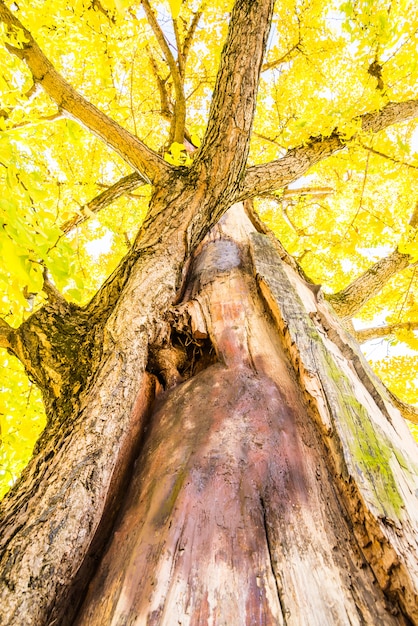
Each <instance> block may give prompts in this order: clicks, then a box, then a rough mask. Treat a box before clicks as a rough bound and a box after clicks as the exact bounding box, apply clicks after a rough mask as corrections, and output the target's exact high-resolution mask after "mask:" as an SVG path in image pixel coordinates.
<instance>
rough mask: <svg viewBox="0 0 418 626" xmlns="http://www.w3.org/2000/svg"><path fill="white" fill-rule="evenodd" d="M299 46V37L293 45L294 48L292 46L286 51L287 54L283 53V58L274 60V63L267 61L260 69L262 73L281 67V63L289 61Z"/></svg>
mask: <svg viewBox="0 0 418 626" xmlns="http://www.w3.org/2000/svg"><path fill="white" fill-rule="evenodd" d="M299 45H300V37H299V39H298V41H297V43H295V45H294V46H292V47H291V48H290V50H288V51H287V52H285V54H283V56H281V57H280V58H279V59H275V60H274V61H269V62H268V63H264V65H263V67H262V68H261V71H262V72H267V71H268V70H273V69H274V68H276V67H279V65H281V64H282V63H285V62H286V61H289V59H291V58H292V56H293V53H294V52H295V51H296V50H298V48H299Z"/></svg>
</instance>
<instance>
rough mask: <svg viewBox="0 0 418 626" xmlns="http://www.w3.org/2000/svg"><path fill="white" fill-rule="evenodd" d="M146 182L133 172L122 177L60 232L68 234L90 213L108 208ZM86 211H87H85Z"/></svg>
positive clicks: (89, 203)
mask: <svg viewBox="0 0 418 626" xmlns="http://www.w3.org/2000/svg"><path fill="white" fill-rule="evenodd" d="M146 182H147V181H146V180H144V179H143V178H142V176H141V175H140V174H138V172H133V174H129V175H128V176H124V178H121V179H120V180H118V182H117V183H115V184H114V185H112V186H111V187H109V189H106V190H105V191H103V192H102V193H101V194H99V195H98V196H96V197H95V198H93V200H90V202H88V203H87V204H86V206H85V207H82V209H81V214H78V215H75V216H74V217H72V218H71V219H70V220H68V221H67V222H65V223H64V224H62V226H61V230H62V231H63V232H64V233H68V232H70V230H72V229H73V228H75V227H76V226H78V225H79V224H81V223H82V222H85V221H86V220H87V219H88V218H89V214H90V213H98V212H99V211H101V209H104V208H105V207H107V206H109V204H111V203H112V202H114V201H115V200H117V199H118V198H120V196H123V195H124V194H127V193H130V192H131V191H134V189H136V188H137V187H139V186H140V185H145V184H146ZM86 209H87V211H86Z"/></svg>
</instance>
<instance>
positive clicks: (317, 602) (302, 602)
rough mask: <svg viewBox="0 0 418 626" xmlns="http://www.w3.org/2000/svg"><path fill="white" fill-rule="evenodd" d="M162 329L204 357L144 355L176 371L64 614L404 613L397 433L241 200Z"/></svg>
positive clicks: (343, 616)
mask: <svg viewBox="0 0 418 626" xmlns="http://www.w3.org/2000/svg"><path fill="white" fill-rule="evenodd" d="M298 292H299V295H298ZM302 300H303V303H304V304H302ZM186 321H188V324H189V329H188V331H187V329H186ZM176 327H177V331H178V332H179V333H181V334H180V335H178V337H180V336H183V337H185V336H186V333H187V332H189V341H190V342H192V343H193V342H194V345H195V353H196V352H198V351H199V350H201V351H202V352H203V350H204V349H205V350H206V351H208V345H207V341H206V343H205V340H204V338H205V337H206V336H208V337H209V338H210V342H211V346H212V348H211V349H212V350H214V351H215V354H216V362H215V363H214V362H213V358H207V359H206V362H205V361H204V358H201V368H203V366H204V364H205V365H206V367H204V369H201V371H200V372H199V373H197V374H195V375H194V376H191V378H189V379H188V380H186V381H185V382H181V380H180V376H179V375H177V376H176V372H175V358H174V357H173V358H172V359H171V361H170V355H169V353H168V352H167V354H166V355H165V357H164V359H161V360H160V364H161V363H163V362H165V363H166V366H163V367H162V369H163V373H164V375H165V378H166V380H167V379H169V380H170V382H171V383H173V384H175V383H176V382H177V383H180V384H177V385H176V386H174V387H173V388H171V389H168V390H167V391H166V392H164V393H162V394H160V396H159V397H158V399H157V402H156V404H155V406H154V409H153V412H152V415H151V417H150V420H149V427H148V430H147V435H146V439H145V441H144V444H143V448H142V449H141V453H140V455H139V457H138V460H137V462H136V465H135V469H134V472H133V475H132V481H131V484H130V487H129V490H128V491H127V495H126V498H125V503H124V506H123V508H122V511H121V513H120V515H119V518H118V521H117V524H116V526H115V528H114V530H113V533H112V537H111V539H110V541H109V543H108V546H107V549H106V552H105V554H104V556H103V559H102V561H101V563H100V565H99V567H98V570H97V572H96V574H95V576H94V578H93V580H92V582H91V584H90V588H89V591H88V594H87V596H86V598H85V600H84V603H83V606H82V608H81V610H80V612H79V615H78V618H77V622H76V623H77V624H78V625H79V626H81V625H87V624H88V625H89V626H92V625H96V624H97V625H99V624H100V625H104V624H109V625H110V624H124V625H125V624H126V625H127V624H155V625H157V624H161V625H162V624H164V625H167V626H168V625H172V624H183V625H186V624H190V625H192V624H193V625H194V624H196V625H197V624H202V625H203V624H228V625H232V624H237V625H238V624H240V625H241V624H248V625H250V624H254V625H255V624H257V625H258V624H266V625H267V624H288V625H291V624H292V625H301V624H310V625H312V624H329V625H330V626H335V625H336V624H347V625H349V624H350V625H353V624H359V625H360V624H370V625H371V624H376V625H378V624H379V625H380V624H388V625H389V624H408V623H409V622H408V619H407V618H406V617H405V615H408V616H409V619H410V620H411V621H412V623H418V614H417V608H416V606H417V580H418V579H417V563H416V558H415V557H414V555H413V553H412V552H411V551H412V550H413V549H414V548H413V546H415V549H416V546H417V506H416V498H417V492H416V491H415V490H416V487H417V475H416V474H414V475H412V474H411V470H409V469H408V468H410V467H416V464H414V463H413V461H412V458H413V454H414V453H416V448H415V447H414V443H413V442H412V440H411V439H410V438H408V434H407V429H406V428H405V426H404V424H403V423H402V420H401V419H400V418H399V415H398V414H397V413H396V411H394V410H392V409H390V408H388V407H386V404H385V401H384V399H382V398H381V397H380V396H379V395H378V390H377V389H376V386H377V382H376V381H375V380H374V379H373V376H372V375H371V374H370V373H369V372H368V371H367V369H366V366H365V365H364V364H363V363H362V362H361V359H360V357H358V356H357V355H356V354H355V352H354V351H353V348H352V347H350V345H349V343H347V340H348V338H347V337H346V336H345V335H344V332H343V331H342V330H341V329H340V328H339V327H338V325H337V323H336V322H335V320H334V319H333V318H332V315H331V314H330V313H329V311H328V309H327V306H326V304H325V303H323V302H319V303H318V302H317V301H316V298H315V296H314V295H313V292H312V291H311V290H310V289H309V288H308V287H307V285H306V283H304V282H303V281H301V279H300V278H299V277H298V276H297V275H296V274H295V273H293V271H292V270H291V269H290V268H289V267H286V266H285V265H284V264H283V263H282V262H281V261H280V256H279V255H278V253H277V252H276V250H275V249H274V246H273V245H272V243H271V242H270V241H269V239H268V238H267V237H265V236H264V235H260V234H258V233H256V231H255V229H254V227H253V226H252V224H251V223H250V221H249V220H248V218H247V217H246V216H245V215H244V213H243V210H242V206H241V205H236V206H235V207H233V209H231V210H230V211H229V212H228V214H227V217H226V218H224V219H223V220H222V222H221V224H220V225H219V226H218V227H217V228H216V229H215V230H214V231H212V233H211V235H210V237H208V238H207V239H206V240H205V241H204V242H203V244H202V246H201V247H200V249H199V251H198V253H197V255H196V256H195V259H194V263H193V266H192V270H191V273H190V278H189V280H188V283H187V287H186V289H185V293H184V299H183V302H182V303H181V304H179V305H178V307H177V322H176ZM204 346H205V348H204ZM173 354H175V352H173ZM164 360H165V361H164ZM167 363H168V364H169V365H167ZM182 367H183V368H184V364H183V366H182ZM196 369H197V368H196V365H195V370H196ZM189 374H190V372H189ZM401 437H402V441H401ZM383 591H385V594H384V593H383Z"/></svg>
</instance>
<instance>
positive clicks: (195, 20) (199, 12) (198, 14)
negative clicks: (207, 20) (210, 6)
mask: <svg viewBox="0 0 418 626" xmlns="http://www.w3.org/2000/svg"><path fill="white" fill-rule="evenodd" d="M205 6H206V3H205V2H202V4H201V5H200V8H199V9H198V10H197V11H196V13H195V14H194V16H193V19H192V22H191V24H190V27H189V30H188V31H187V34H186V37H185V38H184V42H183V49H182V57H183V66H184V67H186V63H187V57H188V56H189V52H190V47H191V45H192V41H193V37H194V34H195V32H196V29H197V27H198V24H199V21H200V18H201V17H202V14H203V11H204V8H205Z"/></svg>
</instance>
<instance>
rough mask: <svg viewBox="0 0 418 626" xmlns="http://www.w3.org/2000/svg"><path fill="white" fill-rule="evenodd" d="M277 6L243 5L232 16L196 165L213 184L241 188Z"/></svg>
mask: <svg viewBox="0 0 418 626" xmlns="http://www.w3.org/2000/svg"><path fill="white" fill-rule="evenodd" d="M273 4H274V3H273V2H272V0H238V1H237V2H236V3H235V6H234V9H233V11H232V15H231V20H230V24H229V31H228V36H227V40H226V43H225V46H224V49H223V52H222V57H221V64H220V68H219V71H218V75H217V79H216V85H215V90H214V93H213V97H212V102H211V107H210V113H209V121H208V126H207V130H206V133H205V136H204V139H203V142H202V147H201V149H200V150H199V152H198V154H197V157H196V159H195V163H194V169H195V170H197V171H201V170H202V169H203V170H205V173H206V176H209V177H210V178H213V182H215V181H222V180H223V181H225V182H224V184H225V185H228V183H229V184H232V181H233V180H235V181H236V182H235V184H237V182H238V181H239V180H240V178H241V176H242V173H243V169H244V167H245V163H246V160H247V156H248V150H249V139H250V133H251V129H252V123H253V118H254V111H255V103H256V97H257V89H258V82H259V76H260V71H261V65H262V62H263V56H264V51H265V47H266V41H267V36H268V33H269V29H270V21H271V15H272V9H273ZM208 182H209V181H208ZM211 182H212V181H211ZM213 182H212V184H213ZM215 184H216V182H215Z"/></svg>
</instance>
